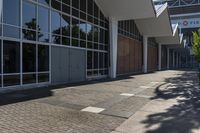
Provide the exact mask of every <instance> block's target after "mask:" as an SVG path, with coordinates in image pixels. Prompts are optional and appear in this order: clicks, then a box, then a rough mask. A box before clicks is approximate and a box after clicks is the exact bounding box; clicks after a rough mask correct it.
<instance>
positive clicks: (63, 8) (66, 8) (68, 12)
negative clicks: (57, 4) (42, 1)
mask: <svg viewBox="0 0 200 133" xmlns="http://www.w3.org/2000/svg"><path fill="white" fill-rule="evenodd" d="M62 11H63V12H64V13H67V14H70V6H68V5H65V4H62Z"/></svg>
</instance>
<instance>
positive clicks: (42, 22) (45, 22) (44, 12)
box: [38, 6, 49, 32]
mask: <svg viewBox="0 0 200 133" xmlns="http://www.w3.org/2000/svg"><path fill="white" fill-rule="evenodd" d="M38 31H43V32H49V10H48V9H47V8H44V7H40V6H39V8H38Z"/></svg>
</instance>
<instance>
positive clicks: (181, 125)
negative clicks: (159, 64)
mask: <svg viewBox="0 0 200 133" xmlns="http://www.w3.org/2000/svg"><path fill="white" fill-rule="evenodd" d="M195 75H196V72H191V71H188V72H185V73H183V74H181V75H178V77H175V78H168V79H166V80H165V82H166V83H167V85H166V84H165V87H163V86H164V85H163V86H162V85H161V86H159V87H158V88H157V89H156V90H155V94H156V96H155V97H153V98H152V100H161V101H162V100H164V101H165V100H168V101H170V100H174V99H176V101H177V103H176V104H173V105H172V106H171V107H169V108H167V109H166V110H165V111H164V112H159V113H156V112H155V113H152V114H150V115H148V116H147V118H146V119H145V120H144V121H142V123H144V124H145V125H146V128H147V131H146V133H191V132H194V131H195V130H197V129H200V89H199V87H198V86H197V78H196V76H195ZM166 88H167V89H166ZM171 102H172V101H171ZM155 125H159V126H158V128H156V129H150V128H151V127H153V126H155Z"/></svg>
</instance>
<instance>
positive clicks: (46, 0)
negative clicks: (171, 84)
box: [38, 0, 49, 5]
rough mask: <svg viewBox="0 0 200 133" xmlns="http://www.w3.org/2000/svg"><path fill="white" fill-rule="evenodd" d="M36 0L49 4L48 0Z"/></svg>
mask: <svg viewBox="0 0 200 133" xmlns="http://www.w3.org/2000/svg"><path fill="white" fill-rule="evenodd" d="M38 2H39V3H42V4H44V5H49V0H38Z"/></svg>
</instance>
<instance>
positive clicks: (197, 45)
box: [192, 29, 200, 63]
mask: <svg viewBox="0 0 200 133" xmlns="http://www.w3.org/2000/svg"><path fill="white" fill-rule="evenodd" d="M193 38H194V42H193V43H194V44H193V47H192V49H193V53H194V56H195V58H196V61H197V62H198V63H200V29H199V30H198V31H196V32H193Z"/></svg>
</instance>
